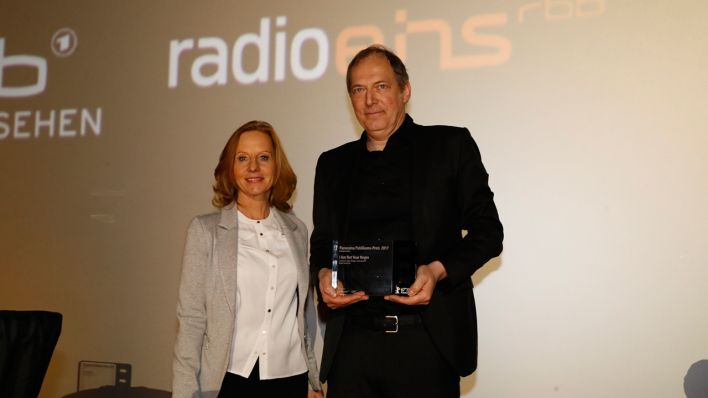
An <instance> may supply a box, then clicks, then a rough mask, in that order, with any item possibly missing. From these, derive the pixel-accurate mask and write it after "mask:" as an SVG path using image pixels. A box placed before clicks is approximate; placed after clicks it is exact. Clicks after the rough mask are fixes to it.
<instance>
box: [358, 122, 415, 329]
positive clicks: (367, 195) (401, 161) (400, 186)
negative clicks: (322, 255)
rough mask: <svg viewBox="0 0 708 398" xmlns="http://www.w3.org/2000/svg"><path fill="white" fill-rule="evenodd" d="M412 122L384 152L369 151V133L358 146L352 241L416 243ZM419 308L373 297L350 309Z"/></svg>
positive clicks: (399, 311)
mask: <svg viewBox="0 0 708 398" xmlns="http://www.w3.org/2000/svg"><path fill="white" fill-rule="evenodd" d="M411 123H412V120H411V119H409V118H406V120H405V121H404V123H403V124H402V125H401V127H400V128H399V129H398V130H396V132H394V133H393V134H392V135H391V136H390V137H389V139H388V141H387V142H386V146H385V147H384V149H383V150H382V151H369V150H368V149H367V148H366V138H367V137H366V133H364V134H362V137H361V139H360V140H359V143H358V145H359V146H360V151H361V153H360V155H359V156H358V159H357V161H356V164H354V166H353V173H352V186H351V195H350V202H349V214H348V219H349V224H348V226H349V230H348V231H347V236H348V238H349V239H350V240H366V241H371V240H385V241H406V240H412V239H413V230H412V228H413V227H412V222H411V184H412V182H413V176H411V172H410V171H411V167H410V164H411V162H412V159H411V157H412V150H411V141H410V136H409V134H410V131H408V130H409V129H408V128H407V127H408V126H409V125H410V124H411ZM417 311H418V310H417V308H416V307H410V306H407V305H401V304H396V303H392V302H389V301H386V300H383V298H381V297H370V298H369V300H368V301H363V302H359V303H357V304H354V305H352V306H351V307H350V308H349V309H348V313H349V314H350V315H357V316H358V315H396V314H410V313H416V312H417Z"/></svg>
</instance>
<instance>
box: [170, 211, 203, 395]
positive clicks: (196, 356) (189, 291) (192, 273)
mask: <svg viewBox="0 0 708 398" xmlns="http://www.w3.org/2000/svg"><path fill="white" fill-rule="evenodd" d="M209 236H210V234H209V232H208V231H206V230H205V228H204V225H203V224H202V222H201V221H200V219H199V218H198V217H197V218H194V219H193V220H192V222H191V224H190V225H189V228H188V230H187V239H186V243H185V247H184V256H183V259H182V275H181V279H180V285H179V294H178V300H177V323H178V331H177V341H176V343H175V349H174V356H173V362H172V370H173V380H172V397H174V398H192V397H195V396H199V394H198V392H199V391H200V386H199V371H200V363H201V352H202V345H203V344H204V335H205V330H206V321H207V320H206V292H205V289H204V283H205V278H206V274H207V267H208V265H209V261H210V259H211V244H210V239H209Z"/></svg>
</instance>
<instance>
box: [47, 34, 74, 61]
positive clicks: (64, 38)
mask: <svg viewBox="0 0 708 398" xmlns="http://www.w3.org/2000/svg"><path fill="white" fill-rule="evenodd" d="M78 45H79V38H78V36H76V32H74V31H73V29H71V28H61V29H59V30H57V31H56V32H54V35H53V36H52V52H53V53H54V55H56V56H57V57H62V58H64V57H68V56H69V55H71V54H73V53H74V51H76V47H77V46H78Z"/></svg>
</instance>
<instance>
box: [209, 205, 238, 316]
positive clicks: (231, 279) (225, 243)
mask: <svg viewBox="0 0 708 398" xmlns="http://www.w3.org/2000/svg"><path fill="white" fill-rule="evenodd" d="M214 245H215V250H214V253H215V254H214V256H215V258H214V265H215V266H217V267H218V269H219V275H220V277H221V283H222V284H223V288H224V294H225V295H226V297H225V299H226V303H227V304H228V306H229V310H231V313H235V303H236V262H237V260H238V249H237V248H238V214H237V213H236V209H235V208H234V206H233V205H229V206H226V207H224V208H223V209H221V219H220V220H219V225H218V226H217V228H216V236H215V237H214Z"/></svg>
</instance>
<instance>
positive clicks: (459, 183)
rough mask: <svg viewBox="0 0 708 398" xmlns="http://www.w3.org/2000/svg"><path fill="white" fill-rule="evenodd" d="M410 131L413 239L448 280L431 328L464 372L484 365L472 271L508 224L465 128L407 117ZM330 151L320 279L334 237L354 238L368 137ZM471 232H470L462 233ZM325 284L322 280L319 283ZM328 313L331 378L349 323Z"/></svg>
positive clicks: (317, 219)
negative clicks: (355, 176)
mask: <svg viewBox="0 0 708 398" xmlns="http://www.w3.org/2000/svg"><path fill="white" fill-rule="evenodd" d="M401 133H403V134H410V135H411V138H412V143H413V147H412V151H411V154H412V156H411V159H410V165H411V167H410V178H411V184H410V186H411V187H412V188H411V189H412V190H413V192H412V204H411V206H412V208H411V218H412V224H413V229H414V230H413V236H414V239H415V240H416V242H417V244H418V248H417V250H418V257H419V260H420V263H421V264H428V263H430V262H432V261H435V260H439V261H441V262H442V263H443V265H444V266H445V270H446V271H447V278H445V279H443V280H442V281H440V282H439V283H438V284H437V285H436V287H435V291H434V293H433V297H432V299H431V301H430V303H429V304H428V305H427V306H425V308H423V309H422V311H421V317H422V318H423V322H424V325H425V327H426V329H427V330H428V332H429V334H430V336H431V339H432V340H433V343H434V344H435V346H436V347H437V348H438V350H439V351H440V353H441V354H442V356H443V357H444V358H445V359H446V360H447V361H448V362H449V363H450V365H451V366H452V368H454V369H455V370H456V371H457V373H458V374H459V375H460V376H466V375H469V374H471V373H472V372H473V371H474V370H475V369H476V367H477V319H476V313H475V305H474V296H473V294H472V281H471V276H472V274H473V273H474V272H475V271H476V270H477V269H478V268H480V267H481V266H483V265H484V264H485V263H486V262H487V261H489V259H491V258H493V257H496V256H498V255H499V254H500V253H501V250H502V240H503V229H502V225H501V222H500V221H499V215H498V214H497V209H496V206H495V205H494V200H493V196H494V194H493V193H492V191H491V190H490V189H489V185H488V174H487V172H486V170H485V168H484V165H483V164H482V160H481V157H480V153H479V149H478V148H477V145H476V144H475V142H474V140H473V139H472V137H471V136H470V133H469V131H468V130H467V129H465V128H458V127H450V126H420V125H417V124H415V123H414V122H413V119H411V118H410V116H408V115H406V119H405V121H404V122H403V125H402V126H401V128H400V129H399V130H398V131H397V132H396V133H395V134H401ZM365 139H366V136H365V134H362V138H361V139H360V140H359V141H353V142H350V143H347V144H344V145H342V146H340V147H338V148H335V149H332V150H330V151H327V152H325V153H323V154H322V155H321V156H320V158H319V160H318V162H317V171H316V174H315V193H314V207H313V222H314V229H313V232H312V237H311V256H310V267H311V271H312V274H313V277H314V278H315V281H317V274H318V272H319V270H320V269H321V268H324V267H330V266H331V260H332V246H331V245H332V240H333V239H338V240H346V239H347V236H346V231H347V230H348V228H347V225H348V220H347V214H348V206H349V201H348V198H349V192H350V189H351V185H352V184H351V182H352V181H351V176H352V171H353V168H354V165H355V164H356V162H357V159H358V156H359V154H360V153H361V146H360V145H361V140H365ZM463 230H464V231H467V234H466V235H465V236H464V237H463V236H462V235H463V233H462V231H463ZM317 285H318V284H316V286H317ZM327 312H328V313H327V314H325V318H326V319H327V329H326V332H325V340H324V352H323V358H322V365H321V371H320V378H321V379H322V381H324V380H326V378H327V374H328V372H329V369H330V366H331V364H332V360H333V358H334V355H335V352H336V349H337V346H338V344H339V337H340V335H341V333H342V329H343V327H344V317H343V315H344V314H343V311H342V310H330V311H327Z"/></svg>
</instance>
